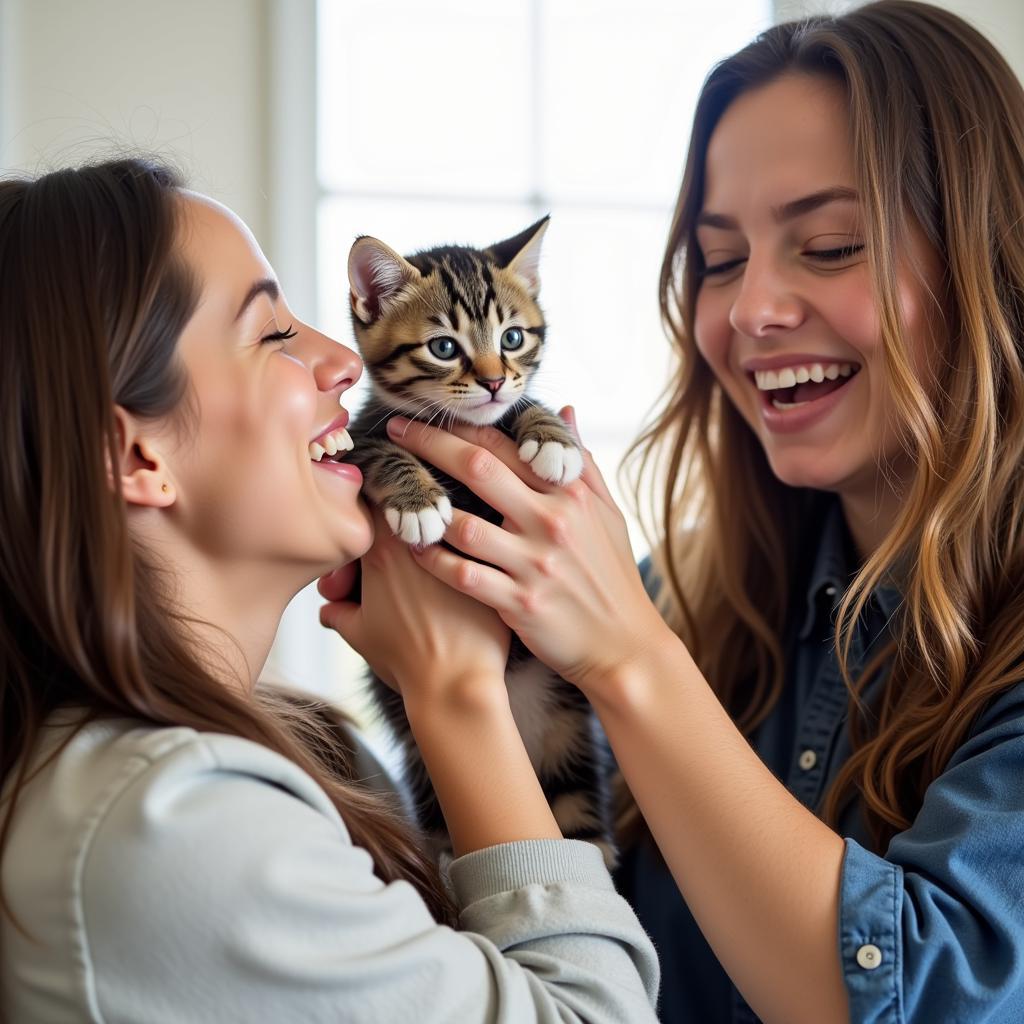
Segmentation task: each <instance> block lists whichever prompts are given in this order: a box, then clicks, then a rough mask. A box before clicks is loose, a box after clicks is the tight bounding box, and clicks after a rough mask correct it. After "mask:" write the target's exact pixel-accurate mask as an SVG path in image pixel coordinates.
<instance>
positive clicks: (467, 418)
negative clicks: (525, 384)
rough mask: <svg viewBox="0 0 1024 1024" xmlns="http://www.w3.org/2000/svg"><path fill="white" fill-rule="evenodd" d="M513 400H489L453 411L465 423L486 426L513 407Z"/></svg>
mask: <svg viewBox="0 0 1024 1024" xmlns="http://www.w3.org/2000/svg"><path fill="white" fill-rule="evenodd" d="M512 405H513V403H512V402H488V403H487V404H486V405H478V406H475V407H474V408H470V409H459V411H458V412H454V410H453V413H454V415H455V418H456V419H459V420H462V422H463V423H472V424H473V426H475V427H486V426H490V424H492V423H495V422H497V421H498V420H500V419H501V417H502V416H504V415H505V413H507V412H508V411H509V409H511V408H512Z"/></svg>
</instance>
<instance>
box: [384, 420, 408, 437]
mask: <svg viewBox="0 0 1024 1024" xmlns="http://www.w3.org/2000/svg"><path fill="white" fill-rule="evenodd" d="M407 426H409V421H408V420H407V419H406V418H405V417H404V416H392V417H391V419H389V420H388V433H389V434H397V433H398V432H399V431H400V430H405V428H406V427H407Z"/></svg>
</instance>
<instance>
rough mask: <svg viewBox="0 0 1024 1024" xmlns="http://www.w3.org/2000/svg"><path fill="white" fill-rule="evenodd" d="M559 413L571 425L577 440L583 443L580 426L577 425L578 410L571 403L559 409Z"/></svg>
mask: <svg viewBox="0 0 1024 1024" xmlns="http://www.w3.org/2000/svg"><path fill="white" fill-rule="evenodd" d="M558 415H559V416H560V417H561V418H562V421H563V422H564V423H567V424H568V425H569V427H570V428H571V430H572V432H573V435H574V436H575V438H576V440H577V441H579V442H580V444H581V445H582V444H583V442H582V441H581V440H580V428H579V427H578V426H577V425H576V410H575V409H574V408H573V407H572V406H571V405H566V406H564V407H563V408H561V409H559V410H558Z"/></svg>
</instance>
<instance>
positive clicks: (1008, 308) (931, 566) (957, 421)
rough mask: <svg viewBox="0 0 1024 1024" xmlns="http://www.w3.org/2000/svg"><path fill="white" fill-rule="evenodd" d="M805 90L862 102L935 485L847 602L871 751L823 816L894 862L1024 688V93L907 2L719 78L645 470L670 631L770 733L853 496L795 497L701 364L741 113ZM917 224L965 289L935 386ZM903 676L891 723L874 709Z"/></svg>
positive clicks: (909, 492) (918, 484) (849, 20)
mask: <svg viewBox="0 0 1024 1024" xmlns="http://www.w3.org/2000/svg"><path fill="white" fill-rule="evenodd" d="M786 73H804V74H810V75H817V76H825V77H827V78H828V79H829V80H831V81H834V82H836V83H838V84H839V85H840V86H841V87H842V88H843V90H844V92H845V95H846V98H847V103H848V109H849V115H850V126H851V133H852V145H853V152H854V159H855V166H856V173H857V177H858V184H859V190H860V194H861V198H862V204H863V210H864V216H865V219H866V222H867V229H866V246H867V251H868V254H869V264H870V272H871V275H872V281H873V287H874V293H875V296H876V302H877V309H878V315H879V320H880V325H881V341H882V346H883V353H884V355H883V358H884V362H885V366H886V370H887V372H888V375H889V379H890V381H891V389H892V394H893V396H894V400H895V403H894V404H895V408H896V416H897V419H898V429H899V435H900V440H901V442H902V447H903V449H904V451H905V453H906V455H907V456H909V462H910V465H911V466H912V467H913V469H912V471H911V473H910V474H909V477H905V478H904V479H903V480H902V481H901V483H900V487H901V493H900V498H901V501H900V508H899V512H898V515H897V518H896V521H895V522H894V523H893V525H892V527H891V529H890V531H889V533H888V534H887V536H886V537H885V538H884V539H883V541H882V543H881V544H880V545H879V546H878V548H877V550H875V551H874V552H873V553H872V554H871V556H870V557H869V558H868V559H867V560H866V562H865V564H864V565H862V566H861V568H860V570H859V572H858V573H857V575H856V577H855V578H854V580H853V582H852V584H851V585H850V587H849V588H848V590H847V591H846V594H845V595H844V597H843V599H842V603H841V605H840V609H839V614H838V617H837V622H836V645H837V651H838V654H839V659H840V665H841V666H842V670H843V675H844V678H845V680H846V683H847V686H848V687H849V689H850V716H849V718H850V727H851V733H852V737H853V748H854V753H853V755H852V757H851V758H850V759H849V761H848V762H847V763H846V764H845V765H844V766H843V768H842V769H841V771H840V773H839V776H838V778H837V779H836V780H835V782H834V784H833V785H832V787H831V788H830V790H829V792H828V793H827V794H826V796H825V799H824V802H823V805H822V808H821V811H820V813H821V815H822V817H823V818H824V820H826V821H827V822H829V823H830V824H832V825H835V824H836V822H837V820H838V817H839V814H840V812H841V811H842V809H843V808H844V807H845V806H846V805H847V803H848V802H849V801H850V800H852V799H855V798H857V797H858V796H859V797H860V798H861V799H862V801H863V808H864V813H865V815H866V818H867V824H868V826H869V829H870V831H871V834H872V836H873V838H874V840H875V842H876V843H877V845H878V848H879V849H884V847H885V845H886V844H887V842H888V840H889V839H890V838H891V837H892V836H893V835H894V834H895V833H897V832H899V831H901V830H903V829H905V828H907V827H908V826H909V825H910V823H911V821H912V820H913V818H914V817H915V815H916V814H917V812H918V810H919V809H920V806H921V803H922V801H923V798H924V792H925V790H926V789H927V787H928V785H929V784H930V783H931V782H932V780H934V779H935V778H936V776H938V775H939V774H940V773H941V772H942V771H943V769H944V766H945V765H946V763H947V762H948V760H949V758H950V756H951V755H952V754H953V752H954V751H955V750H956V749H957V748H958V747H959V746H960V745H961V744H962V743H963V742H964V740H965V738H966V736H967V734H968V732H969V731H970V729H971V727H972V724H973V723H974V722H975V721H976V720H977V718H978V715H979V714H980V713H981V712H982V710H983V709H984V708H985V706H986V705H987V704H988V703H989V702H990V701H991V700H992V699H993V698H994V697H995V696H996V695H998V694H999V693H1001V692H1003V691H1005V690H1006V689H1007V688H1009V687H1011V686H1013V685H1014V684H1015V683H1017V682H1019V681H1021V680H1022V679H1024V661H1022V656H1024V591H1022V586H1021V581H1024V537H1022V531H1021V525H1022V521H1024V519H1022V514H1024V473H1022V471H1021V467H1022V465H1024V354H1022V345H1024V90H1022V88H1021V85H1020V83H1019V81H1018V80H1017V78H1016V77H1015V76H1014V74H1013V72H1012V71H1011V70H1010V68H1009V66H1008V65H1007V63H1006V62H1005V60H1003V58H1002V57H1001V56H1000V55H999V53H998V52H997V51H996V49H995V48H994V47H993V46H992V45H991V44H990V43H989V42H988V41H987V40H986V39H985V38H984V37H982V36H981V35H980V34H979V33H978V32H976V31H975V30H974V29H972V28H971V27H970V26H969V25H968V24H966V23H965V22H964V21H963V20H961V19H960V18H958V17H956V16H955V15H953V14H950V13H949V12H947V11H943V10H941V9H938V8H935V7H932V6H930V5H927V4H922V3H913V2H906V0H881V2H878V3H872V4H868V5H867V6H864V7H861V8H859V9H857V10H854V11H852V12H850V13H848V14H845V15H843V16H840V17H834V18H832V17H822V18H812V19H809V20H805V21H800V22H792V23H789V24H784V25H778V26H775V27H773V28H771V29H769V30H767V31H766V32H764V33H763V34H762V35H760V36H759V37H758V38H757V39H755V40H754V42H752V43H751V44H750V45H749V46H747V47H746V48H744V49H743V50H741V51H739V52H738V53H737V54H735V55H734V56H732V57H730V58H728V59H726V60H724V61H722V62H721V63H720V64H718V65H717V66H716V67H715V68H714V69H713V70H712V72H711V74H710V75H709V77H708V79H707V81H706V82H705V85H704V87H703V90H702V92H701V95H700V99H699V101H698V104H697V109H696V114H695V118H694V125H693V131H692V135H691V141H690V148H689V156H688V159H687V163H686V168H685V172H684V177H683V183H682V187H681V190H680V194H679V198H678V202H677V205H676V209H675V214H674V217H673V221H672V227H671V231H670V236H669V240H668V245H667V249H666V254H665V258H664V261H663V264H662V270H661V281H660V298H661V308H662V317H663V321H664V323H665V326H666V329H667V331H668V334H669V337H670V338H671V340H672V342H673V343H674V346H675V348H676V351H677V354H678V369H677V372H676V374H675V376H674V379H673V381H672V382H671V384H670V386H669V389H668V390H667V392H666V396H665V398H664V402H663V405H662V407H661V408H660V411H659V412H658V413H657V415H656V418H655V419H654V421H653V422H652V424H651V426H650V427H649V428H648V429H647V430H646V431H645V432H644V434H643V435H642V436H641V437H640V439H639V440H638V441H637V443H636V445H635V446H634V449H633V462H632V465H633V468H634V470H635V471H636V481H637V493H638V496H640V495H642V494H644V493H651V492H653V493H655V494H660V495H661V496H660V499H657V498H656V500H655V502H654V504H655V506H656V507H655V511H654V514H653V520H649V526H650V528H651V530H652V531H653V532H652V535H653V536H656V537H659V538H661V540H660V541H659V545H658V547H657V548H656V551H655V564H656V566H657V568H658V569H659V570H660V572H661V575H662V578H663V579H664V580H665V581H666V582H667V586H665V587H664V588H663V593H664V598H663V603H664V605H665V611H666V614H667V616H668V618H669V621H670V622H671V623H672V625H673V626H674V628H675V629H676V630H677V631H678V632H679V634H680V636H681V637H682V638H683V639H684V641H685V642H686V643H687V645H688V646H689V648H690V650H691V652H692V653H693V655H694V657H695V658H696V660H697V662H698V664H699V665H700V667H701V669H702V671H703V672H704V674H705V675H706V677H707V678H708V680H710V682H711V685H712V687H713V688H714V689H715V691H716V693H717V694H718V695H719V697H720V699H721V700H722V702H723V704H724V705H725V706H726V707H727V708H728V709H729V710H730V712H731V714H732V715H733V717H734V719H735V721H736V722H737V724H738V726H739V727H740V728H741V729H742V731H743V732H744V733H745V734H748V735H749V734H750V733H751V732H752V731H753V730H754V729H755V728H756V727H757V726H758V725H759V723H761V722H762V721H763V720H764V719H765V717H766V716H767V715H768V714H769V712H770V711H771V709H772V707H773V706H774V705H775V703H776V701H777V700H778V697H779V695H780V693H781V691H782V687H783V682H784V671H785V669H784V665H783V651H782V637H783V631H784V629H785V627H786V624H787V622H788V621H789V619H790V616H791V615H792V614H793V608H794V607H795V605H794V604H793V602H794V599H795V598H796V597H797V594H796V592H795V590H794V587H795V586H796V585H797V583H798V581H799V579H800V576H799V567H800V566H801V565H803V564H805V563H803V562H802V558H804V557H806V556H805V553H804V552H803V550H802V547H803V545H802V533H803V531H804V528H805V526H804V524H806V523H807V522H808V521H809V518H811V519H813V518H817V517H819V516H820V514H821V512H822V511H823V509H824V505H825V502H827V501H829V500H831V498H830V497H829V496H828V495H825V494H822V493H820V492H815V491H811V490H807V489H799V488H793V487H789V486H787V485H784V484H782V483H781V482H780V481H779V480H778V479H776V477H775V476H774V475H773V473H772V472H771V470H770V468H769V465H768V462H767V459H766V457H765V454H764V451H763V449H762V447H761V445H760V443H759V441H758V440H757V438H756V436H755V435H754V433H753V432H752V431H751V430H750V429H749V428H748V427H747V425H746V424H745V422H744V421H743V420H742V418H741V417H740V415H739V414H738V413H737V412H736V410H735V408H734V407H733V406H732V404H731V402H729V401H728V399H727V398H726V397H724V396H723V393H722V390H721V388H720V386H719V385H718V383H717V381H716V380H715V377H714V375H713V374H712V372H711V370H710V368H709V367H708V365H707V363H706V362H705V361H704V359H703V358H702V357H701V356H700V354H699V353H698V350H697V347H696V345H695V343H694V329H693V328H694V308H695V302H696V297H697V292H698V287H699V272H700V269H701V258H700V251H699V248H698V247H697V245H696V240H695V234H694V227H695V221H696V217H697V215H698V214H699V212H700V209H701V204H702V201H703V192H704V161H705V154H706V151H707V146H708V141H709V139H710V137H711V134H712V132H713V131H714V128H715V125H716V124H717V122H718V120H719V118H720V117H721V115H722V113H723V112H724V110H725V109H726V107H728V105H729V104H730V103H731V102H732V101H733V100H734V99H735V98H736V97H737V96H738V95H740V94H741V93H743V92H745V91H747V90H750V89H754V88H757V87H758V86H761V85H764V84H767V83H768V82H770V81H772V80H774V79H776V78H777V77H779V76H780V75H782V74H786ZM912 225H917V226H919V228H920V229H921V230H923V231H924V234H925V236H926V238H927V240H928V242H929V244H930V246H931V247H932V248H933V249H934V250H935V252H936V253H937V254H938V257H939V260H940V263H941V266H942V271H943V275H942V276H943V281H942V285H943V294H942V295H940V296H932V300H933V301H934V303H935V304H936V305H937V307H938V310H939V312H940V314H941V317H942V319H943V321H944V323H945V325H946V331H945V333H944V337H943V338H942V339H941V340H940V341H939V342H938V344H940V345H942V346H944V347H945V350H944V351H942V352H941V353H939V356H938V358H936V359H935V361H934V366H933V367H931V368H930V369H929V375H930V379H928V380H922V379H919V377H918V376H917V375H916V374H915V372H914V370H913V369H912V366H911V363H910V359H909V355H908V346H907V342H906V340H905V337H904V333H905V332H904V327H903V324H902V322H901V316H900V305H899V300H898V295H897V288H896V259H895V255H894V254H901V253H906V252H907V251H908V245H907V242H908V232H909V230H910V227H911V226H912ZM931 375H933V376H931ZM880 469H881V470H882V471H883V472H886V471H887V467H885V466H880ZM648 488H649V489H650V490H648ZM641 503H642V504H644V503H643V502H641ZM684 524H685V528H684ZM684 538H685V539H684ZM793 567H798V569H797V571H794V568H793ZM894 567H898V568H899V573H898V580H899V587H900V590H901V593H902V598H903V602H902V605H901V609H900V613H899V615H898V616H897V617H896V620H895V622H894V627H893V639H892V642H890V643H889V644H888V645H887V646H886V647H885V649H884V650H882V651H880V652H879V653H878V655H877V656H876V657H875V658H873V659H872V661H871V663H870V664H869V665H867V666H866V667H865V669H864V671H863V672H862V674H861V675H860V677H859V679H857V680H856V681H854V680H852V679H851V677H850V673H849V671H848V661H849V652H850V646H851V642H852V637H853V631H854V626H855V624H856V622H857V619H858V618H859V616H860V614H861V611H862V610H863V608H864V606H865V604H866V602H867V601H868V599H869V597H870V594H871V592H872V590H873V589H874V587H875V586H876V585H877V584H879V582H880V581H882V580H883V578H884V577H885V576H886V574H887V572H890V571H892V570H893V569H894ZM879 671H887V673H888V674H887V678H886V681H885V684H884V686H883V688H882V692H881V697H880V699H879V700H878V701H877V703H876V704H875V705H874V706H873V707H871V708H867V707H866V706H865V704H864V702H863V700H862V699H861V694H862V693H863V690H864V687H865V685H866V683H867V682H868V681H869V680H870V679H871V678H872V677H873V676H874V675H875V674H876V673H877V672H879Z"/></svg>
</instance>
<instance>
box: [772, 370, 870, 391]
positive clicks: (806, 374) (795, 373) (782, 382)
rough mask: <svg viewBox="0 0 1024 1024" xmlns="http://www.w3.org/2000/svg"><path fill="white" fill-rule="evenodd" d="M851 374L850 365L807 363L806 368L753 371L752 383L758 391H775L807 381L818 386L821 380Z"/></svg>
mask: <svg viewBox="0 0 1024 1024" xmlns="http://www.w3.org/2000/svg"><path fill="white" fill-rule="evenodd" d="M853 372H854V367H853V364H852V363H808V364H807V365H806V366H787V367H786V368H785V369H782V370H778V371H776V370H755V371H754V382H755V383H756V384H757V387H758V390H760V391H776V390H778V389H779V388H791V387H793V386H794V385H796V384H805V383H806V382H807V381H809V380H813V381H814V382H815V383H816V384H820V383H821V382H822V381H823V380H835V379H836V378H837V377H849V376H851V375H852V374H853Z"/></svg>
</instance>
